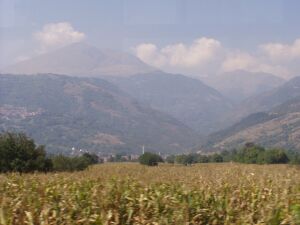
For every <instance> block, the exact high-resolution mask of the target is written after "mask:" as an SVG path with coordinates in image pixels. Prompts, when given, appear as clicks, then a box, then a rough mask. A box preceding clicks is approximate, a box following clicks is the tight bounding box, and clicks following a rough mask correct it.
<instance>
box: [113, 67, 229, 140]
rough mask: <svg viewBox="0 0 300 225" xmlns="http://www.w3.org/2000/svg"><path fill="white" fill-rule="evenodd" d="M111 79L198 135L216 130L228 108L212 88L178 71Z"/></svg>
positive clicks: (135, 96)
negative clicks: (175, 72) (177, 72)
mask: <svg viewBox="0 0 300 225" xmlns="http://www.w3.org/2000/svg"><path fill="white" fill-rule="evenodd" d="M111 81H112V82H113V83H115V84H116V85H117V86H119V87H120V88H121V89H122V90H124V91H125V92H127V93H129V94H130V95H131V96H132V97H134V98H136V99H138V100H139V101H140V102H143V103H146V104H148V105H150V106H151V107H152V108H155V109H157V110H160V111H162V112H165V113H167V114H169V115H172V116H173V117H175V118H176V119H178V120H179V121H181V122H183V123H184V124H186V125H188V126H189V127H191V128H192V129H194V130H195V131H197V132H198V133H199V134H200V135H205V134H207V133H211V132H213V131H217V130H218V129H219V128H220V127H219V124H218V118H220V117H221V116H222V115H223V114H224V113H225V112H229V111H230V110H231V108H232V104H231V102H230V101H229V100H228V99H227V98H225V97H223V96H222V95H221V94H220V93H219V92H218V91H216V90H215V89H213V88H211V87H209V86H207V85H205V84H204V83H203V82H201V81H200V80H197V79H193V78H189V77H186V76H183V75H180V74H170V73H164V72H152V73H147V74H137V75H135V76H131V77H128V78H122V79H119V78H114V79H112V80H111Z"/></svg>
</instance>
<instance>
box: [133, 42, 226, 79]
mask: <svg viewBox="0 0 300 225" xmlns="http://www.w3.org/2000/svg"><path fill="white" fill-rule="evenodd" d="M221 49H222V46H221V43H220V42H219V41H217V40H215V39H211V38H206V37H202V38H199V39H197V40H195V41H194V42H193V43H192V44H190V45H186V44H183V43H177V44H172V45H168V46H165V47H163V48H161V49H159V48H158V47H157V46H156V45H155V44H152V43H143V44H140V45H138V46H137V47H136V48H135V52H136V55H137V56H138V57H139V58H140V59H141V60H142V61H144V62H146V63H148V64H150V65H152V66H156V67H158V68H161V69H165V70H167V71H176V70H178V71H179V72H182V71H184V70H188V71H190V72H188V73H191V71H195V70H198V68H199V67H203V66H204V67H205V66H207V65H208V64H209V63H210V62H213V61H214V60H216V58H217V56H218V54H219V53H220V51H221Z"/></svg>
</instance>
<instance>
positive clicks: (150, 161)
mask: <svg viewBox="0 0 300 225" xmlns="http://www.w3.org/2000/svg"><path fill="white" fill-rule="evenodd" d="M139 162H140V163H141V164H142V165H147V166H157V165H158V163H159V162H163V159H162V158H161V157H160V156H159V155H157V154H154V153H151V152H145V153H144V154H143V155H141V156H140V157H139Z"/></svg>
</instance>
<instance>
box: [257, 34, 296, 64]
mask: <svg viewBox="0 0 300 225" xmlns="http://www.w3.org/2000/svg"><path fill="white" fill-rule="evenodd" d="M260 48H261V50H262V51H263V52H264V53H265V54H266V55H267V56H268V57H269V58H270V59H272V60H275V61H288V60H293V59H295V58H300V39H297V40H295V41H294V43H292V44H291V45H288V44H281V43H267V44H264V45H261V46H260Z"/></svg>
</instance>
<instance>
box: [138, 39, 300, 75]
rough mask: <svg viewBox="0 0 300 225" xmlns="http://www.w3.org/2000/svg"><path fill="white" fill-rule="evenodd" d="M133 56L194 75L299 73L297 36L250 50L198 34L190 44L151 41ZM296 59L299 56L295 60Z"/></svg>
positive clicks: (162, 67)
mask: <svg viewBox="0 0 300 225" xmlns="http://www.w3.org/2000/svg"><path fill="white" fill-rule="evenodd" d="M135 52H136V55H137V57H139V58H140V59H141V60H143V61H144V62H146V63H148V64H150V65H152V66H155V67H158V68H159V69H162V70H165V71H167V72H180V73H185V74H187V75H189V74H190V75H192V76H194V77H197V76H198V77H199V76H205V75H207V74H217V73H223V72H231V71H235V70H246V71H249V72H265V73H272V74H274V75H277V76H280V77H283V78H290V77H292V76H295V75H299V71H300V65H299V63H298V62H297V60H298V58H300V39H297V40H295V41H294V42H293V43H292V44H290V45H289V44H281V43H267V44H263V45H260V46H258V47H257V48H256V49H254V50H253V52H252V53H250V52H247V51H243V50H241V49H229V48H226V47H224V46H223V45H222V44H221V42H220V41H218V40H216V39H213V38H206V37H202V38H199V39H197V40H195V41H193V43H191V44H190V45H188V44H183V43H177V44H172V45H167V46H165V47H161V48H158V47H157V46H156V45H155V44H153V43H147V44H140V45H138V46H137V47H136V48H135ZM298 61H299V60H298Z"/></svg>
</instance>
